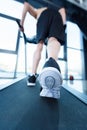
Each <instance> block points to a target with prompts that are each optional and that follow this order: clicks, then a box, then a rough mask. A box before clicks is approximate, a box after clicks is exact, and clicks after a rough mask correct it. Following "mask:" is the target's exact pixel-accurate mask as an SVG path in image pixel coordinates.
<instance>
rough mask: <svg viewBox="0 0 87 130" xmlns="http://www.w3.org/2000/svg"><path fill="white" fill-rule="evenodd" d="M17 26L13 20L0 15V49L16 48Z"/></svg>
mask: <svg viewBox="0 0 87 130" xmlns="http://www.w3.org/2000/svg"><path fill="white" fill-rule="evenodd" d="M17 32H18V26H17V24H16V22H15V21H12V20H9V19H6V18H2V17H0V49H5V50H11V51H15V50H16V42H17V35H18V33H17Z"/></svg>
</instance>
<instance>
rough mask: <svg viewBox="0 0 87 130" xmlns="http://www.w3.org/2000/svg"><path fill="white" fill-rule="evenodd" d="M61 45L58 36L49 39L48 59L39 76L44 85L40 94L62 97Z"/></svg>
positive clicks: (41, 83)
mask: <svg viewBox="0 0 87 130" xmlns="http://www.w3.org/2000/svg"><path fill="white" fill-rule="evenodd" d="M60 46H61V45H60V43H59V42H58V41H57V39H56V38H53V37H51V38H50V39H49V40H48V47H47V52H48V60H47V61H46V63H45V65H44V67H43V70H42V72H41V74H40V76H39V82H40V85H41V87H42V91H41V92H40V96H43V97H51V98H56V99H58V98H60V88H61V85H62V76H61V72H60V67H59V65H58V63H57V60H58V54H59V51H60Z"/></svg>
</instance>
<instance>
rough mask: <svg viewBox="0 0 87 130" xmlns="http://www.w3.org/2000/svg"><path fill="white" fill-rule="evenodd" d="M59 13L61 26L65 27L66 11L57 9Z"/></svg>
mask: <svg viewBox="0 0 87 130" xmlns="http://www.w3.org/2000/svg"><path fill="white" fill-rule="evenodd" d="M59 13H60V14H61V16H62V20H63V24H64V25H65V24H66V10H65V8H61V9H59Z"/></svg>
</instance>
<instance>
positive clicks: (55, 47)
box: [47, 37, 61, 60]
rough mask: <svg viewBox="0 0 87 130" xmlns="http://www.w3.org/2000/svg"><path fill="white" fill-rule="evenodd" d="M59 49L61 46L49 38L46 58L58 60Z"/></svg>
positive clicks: (55, 40) (54, 39) (52, 38)
mask: <svg viewBox="0 0 87 130" xmlns="http://www.w3.org/2000/svg"><path fill="white" fill-rule="evenodd" d="M60 47H61V45H60V43H59V42H58V40H57V39H56V38H54V37H51V38H49V40H48V46H47V52H48V58H50V57H52V58H53V59H55V60H58V55H59V52H60Z"/></svg>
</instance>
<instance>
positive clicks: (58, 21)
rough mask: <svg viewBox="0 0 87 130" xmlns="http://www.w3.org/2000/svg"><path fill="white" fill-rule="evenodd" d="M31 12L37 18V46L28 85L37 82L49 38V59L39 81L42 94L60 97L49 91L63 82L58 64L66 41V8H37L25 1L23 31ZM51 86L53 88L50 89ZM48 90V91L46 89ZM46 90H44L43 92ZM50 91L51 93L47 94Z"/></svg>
mask: <svg viewBox="0 0 87 130" xmlns="http://www.w3.org/2000/svg"><path fill="white" fill-rule="evenodd" d="M27 12H28V13H30V14H31V15H32V16H33V17H34V18H35V19H37V35H36V36H37V47H36V51H35V52H34V56H33V66H32V74H31V75H30V76H29V77H28V82H27V85H28V86H29V85H30V86H34V85H35V82H36V76H35V74H36V73H37V67H38V64H39V61H40V59H41V52H42V49H43V45H44V43H45V40H46V39H47V54H48V60H47V61H46V63H45V65H44V67H43V70H42V72H41V73H40V75H39V78H38V79H39V82H40V84H41V86H42V91H41V93H40V95H41V96H46V95H47V97H54V98H58V91H57V95H56V96H54V95H55V94H53V93H51V91H50V92H48V90H51V89H52V88H56V87H58V86H60V85H61V84H62V76H61V73H60V69H59V66H58V64H57V60H58V55H59V51H60V47H61V45H64V43H65V30H64V26H65V24H66V13H65V9H64V8H60V9H58V10H56V9H53V8H47V7H43V8H39V9H36V8H34V7H33V6H32V5H30V4H29V2H28V1H27V0H26V1H25V2H24V7H23V12H22V18H21V22H20V24H21V28H20V30H21V31H24V27H23V25H24V20H25V18H26V14H27ZM50 88H51V89H50ZM45 90H46V91H45ZM43 91H44V92H43ZM46 93H49V94H46Z"/></svg>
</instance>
